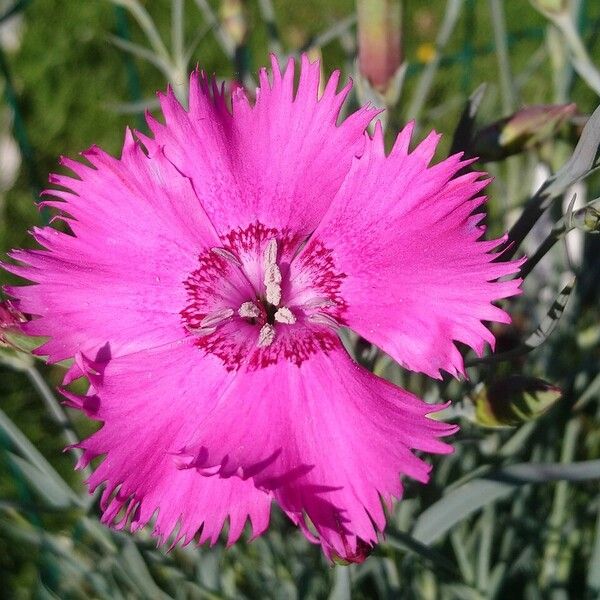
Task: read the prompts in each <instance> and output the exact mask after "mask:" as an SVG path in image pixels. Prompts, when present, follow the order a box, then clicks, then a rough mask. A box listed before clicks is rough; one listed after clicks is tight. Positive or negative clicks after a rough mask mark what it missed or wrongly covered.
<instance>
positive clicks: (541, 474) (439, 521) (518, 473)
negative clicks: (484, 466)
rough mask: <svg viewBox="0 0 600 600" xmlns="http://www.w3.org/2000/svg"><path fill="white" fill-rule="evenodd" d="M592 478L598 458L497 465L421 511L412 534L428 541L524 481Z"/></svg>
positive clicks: (599, 467) (599, 466)
mask: <svg viewBox="0 0 600 600" xmlns="http://www.w3.org/2000/svg"><path fill="white" fill-rule="evenodd" d="M591 479H600V460H589V461H583V462H578V463H572V464H562V463H521V464H518V465H512V466H509V467H504V468H502V469H497V470H496V471H493V472H491V473H489V474H488V475H486V476H485V477H482V478H480V479H475V480H473V481H469V482H468V483H466V484H465V485H462V486H461V487H459V488H456V489H454V490H452V491H451V492H450V493H448V494H447V495H446V496H444V497H443V498H442V499H441V500H438V501H437V502H436V503H435V504H433V505H432V506H430V507H429V508H428V509H427V510H425V511H424V512H422V513H421V515H420V516H419V518H418V519H417V522H416V524H415V528H414V530H413V532H412V536H413V538H415V539H416V540H418V541H419V542H421V543H423V544H431V543H433V542H435V541H436V540H438V539H439V538H441V537H442V536H443V535H444V534H445V533H446V532H447V531H449V530H450V529H451V528H452V527H453V526H454V525H456V524H457V523H460V522H461V521H462V520H463V519H466V518H467V517H468V516H470V515H472V514H473V513H474V512H475V511H477V510H479V509H481V508H483V507H484V506H485V505H486V504H489V503H490V502H494V501H496V500H500V499H502V498H506V497H507V496H509V495H510V494H512V493H513V492H514V491H515V490H516V489H517V488H519V487H520V486H521V485H525V484H527V483H545V482H548V481H560V480H566V481H588V480H591Z"/></svg>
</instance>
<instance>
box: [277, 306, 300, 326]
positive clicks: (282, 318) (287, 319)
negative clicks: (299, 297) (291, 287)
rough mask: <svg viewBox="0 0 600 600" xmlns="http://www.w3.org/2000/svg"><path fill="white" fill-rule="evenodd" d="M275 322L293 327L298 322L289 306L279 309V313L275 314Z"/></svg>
mask: <svg viewBox="0 0 600 600" xmlns="http://www.w3.org/2000/svg"><path fill="white" fill-rule="evenodd" d="M275 320H276V321H277V322H278V323H285V324H286V325H293V324H294V323H295V322H296V317H295V316H294V313H293V312H292V311H291V310H290V309H289V308H288V307H287V306H282V307H281V308H278V309H277V312H276V313H275Z"/></svg>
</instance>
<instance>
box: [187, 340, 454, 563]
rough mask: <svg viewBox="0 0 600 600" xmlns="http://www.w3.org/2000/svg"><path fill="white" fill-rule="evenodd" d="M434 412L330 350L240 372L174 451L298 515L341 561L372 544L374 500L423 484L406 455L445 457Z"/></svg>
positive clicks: (445, 428)
mask: <svg viewBox="0 0 600 600" xmlns="http://www.w3.org/2000/svg"><path fill="white" fill-rule="evenodd" d="M439 408H440V407H434V406H431V405H428V404H426V403H424V402H422V401H421V400H419V399H418V398H416V397H415V396H413V395H412V394H410V393H408V392H406V391H404V390H402V389H400V388H397V387H395V386H393V385H391V384H390V383H388V382H386V381H384V380H382V379H379V378H378V377H376V376H374V375H372V374H371V373H370V372H368V371H366V370H365V369H363V368H362V367H359V366H358V365H356V364H355V363H354V362H352V360H351V359H350V358H349V356H348V355H347V353H346V351H345V350H344V349H343V348H342V347H341V345H338V346H337V348H336V349H334V350H331V351H330V352H328V353H323V354H322V355H320V356H318V357H315V358H312V359H310V360H307V361H305V362H303V363H302V365H301V366H300V367H297V366H296V365H294V364H292V363H290V362H287V361H281V362H279V363H277V364H276V365H274V366H273V367H268V368H264V369H259V370H257V371H253V372H246V373H244V374H240V375H239V376H238V378H236V379H235V380H234V381H233V382H232V385H231V386H230V387H228V388H227V389H226V390H224V392H223V394H222V395H221V397H220V399H219V401H218V403H217V405H216V406H215V408H214V409H213V410H212V411H210V412H209V413H208V416H207V418H205V419H204V420H203V421H202V422H201V423H199V425H198V427H197V428H196V431H195V433H194V434H193V435H192V437H191V438H190V440H188V443H186V445H185V447H184V448H183V449H182V451H183V453H184V454H185V456H187V457H189V458H188V462H187V466H188V467H190V468H202V467H211V466H215V465H218V464H221V465H222V467H221V470H220V472H221V474H223V475H234V476H235V475H243V476H245V477H252V478H253V479H254V481H255V483H256V485H258V486H260V487H263V488H265V489H267V490H271V491H273V495H274V498H275V499H276V500H277V502H278V503H279V504H280V505H281V507H282V508H283V510H285V511H286V512H287V513H288V514H289V515H290V516H291V517H292V518H293V520H294V522H297V523H298V524H302V525H303V527H304V528H305V529H306V524H305V523H304V517H305V516H307V517H308V519H309V520H310V522H312V524H313V525H314V527H315V529H316V531H317V532H318V534H319V537H320V539H321V543H322V544H323V546H324V549H325V550H326V552H328V553H330V552H332V551H333V552H335V553H337V554H339V555H340V556H351V555H354V553H356V552H357V548H359V546H360V545H361V544H362V543H366V544H368V545H372V544H374V543H375V542H376V541H377V532H381V531H383V529H384V527H385V515H384V512H383V509H382V505H381V498H382V499H384V500H385V501H386V502H390V501H391V499H392V498H400V497H401V496H402V484H401V481H400V477H399V476H400V475H407V476H409V477H411V478H413V479H416V480H418V481H421V482H426V481H427V480H428V478H429V471H430V466H429V465H428V464H427V463H426V462H424V461H423V460H421V459H420V458H417V457H416V456H415V455H414V454H413V452H412V451H413V450H423V451H426V452H433V453H447V452H451V447H450V446H449V445H448V444H445V443H444V442H442V441H440V440H439V439H438V438H439V437H440V436H444V435H448V434H450V433H452V432H454V431H455V430H456V428H455V427H454V426H451V425H447V424H445V423H441V422H438V421H435V420H433V419H431V418H428V417H427V414H428V413H431V412H434V411H435V410H438V409H439ZM182 466H185V464H184V465H182ZM361 540H362V541H361Z"/></svg>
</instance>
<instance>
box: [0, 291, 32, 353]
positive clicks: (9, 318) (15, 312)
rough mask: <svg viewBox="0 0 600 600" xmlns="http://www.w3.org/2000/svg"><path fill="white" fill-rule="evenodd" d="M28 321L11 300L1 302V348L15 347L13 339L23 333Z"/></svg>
mask: <svg viewBox="0 0 600 600" xmlns="http://www.w3.org/2000/svg"><path fill="white" fill-rule="evenodd" d="M26 321H27V319H26V318H25V315H23V314H22V313H21V312H20V311H19V309H18V308H17V307H16V306H15V304H14V303H13V302H11V301H10V300H0V346H14V343H13V340H12V339H11V338H12V337H13V336H14V335H18V334H20V333H21V329H22V326H23V323H25V322H26Z"/></svg>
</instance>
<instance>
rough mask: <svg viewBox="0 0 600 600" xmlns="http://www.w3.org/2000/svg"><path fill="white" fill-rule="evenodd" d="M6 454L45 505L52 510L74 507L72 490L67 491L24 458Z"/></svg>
mask: <svg viewBox="0 0 600 600" xmlns="http://www.w3.org/2000/svg"><path fill="white" fill-rule="evenodd" d="M6 454H7V457H8V459H9V460H10V462H11V463H12V464H13V466H15V467H16V468H17V469H18V470H19V472H20V473H21V475H22V476H23V479H25V480H26V481H27V483H28V484H29V485H30V487H31V488H33V489H34V490H35V492H36V493H37V494H38V496H39V497H40V498H42V500H43V501H44V502H45V504H47V505H48V506H51V507H52V508H69V507H71V506H73V499H72V495H71V494H70V491H71V490H70V488H68V489H67V490H65V487H64V486H61V485H59V484H57V483H56V481H55V480H54V479H53V478H52V477H49V476H48V475H47V474H46V473H45V472H44V471H41V470H40V469H38V468H37V467H34V466H33V465H32V464H31V463H30V462H28V461H26V460H25V459H24V458H21V457H20V456H17V455H16V454H13V453H12V452H7V453H6Z"/></svg>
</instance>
